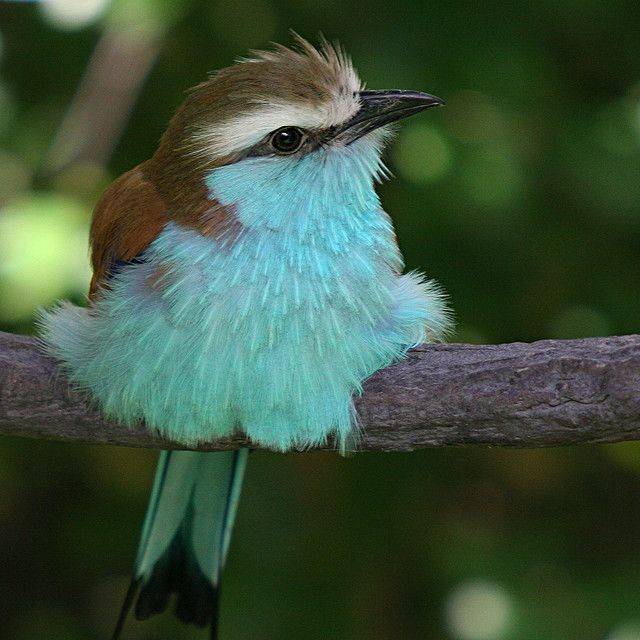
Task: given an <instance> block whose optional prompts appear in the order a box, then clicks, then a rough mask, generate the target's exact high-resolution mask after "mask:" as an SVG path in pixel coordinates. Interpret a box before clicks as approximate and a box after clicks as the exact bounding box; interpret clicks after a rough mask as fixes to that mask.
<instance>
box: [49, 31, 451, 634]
mask: <svg viewBox="0 0 640 640" xmlns="http://www.w3.org/2000/svg"><path fill="white" fill-rule="evenodd" d="M294 38H295V41H294V42H293V43H292V44H291V45H289V46H284V45H273V46H272V48H271V49H269V50H265V51H254V52H252V53H251V54H250V55H249V56H248V57H244V58H240V59H238V60H237V61H236V62H235V63H234V64H232V65H231V66H229V67H227V68H224V69H222V70H218V71H216V72H214V73H212V74H211V75H210V77H208V79H206V80H205V81H204V82H202V83H201V84H198V85H197V86H195V87H194V88H192V89H191V90H189V91H188V93H187V95H186V99H185V100H184V102H183V103H182V105H181V106H180V107H179V108H178V109H177V111H176V113H175V115H174V116H173V118H172V119H171V121H170V123H169V125H168V127H167V129H166V131H165V133H164V134H163V135H162V137H161V139H160V142H159V144H158V147H157V149H156V151H155V153H154V154H153V155H152V157H151V158H150V159H148V160H146V161H144V162H142V163H141V164H139V165H138V166H136V167H134V168H133V169H131V170H130V171H128V172H127V173H125V174H123V175H122V176H120V177H119V178H118V179H116V180H115V181H114V182H113V183H112V184H111V185H110V186H109V187H108V188H107V189H106V191H105V192H104V194H103V195H102V197H101V198H100V199H99V201H98V203H97V205H96V207H95V210H94V214H93V220H92V224H91V229H90V247H91V263H92V268H93V277H92V280H91V284H90V288H89V294H88V301H87V305H86V306H76V305H73V304H71V303H70V302H68V301H62V302H60V303H57V304H56V306H54V307H53V308H51V309H49V310H45V311H43V312H42V313H41V316H40V318H39V327H40V340H41V343H42V345H43V346H44V348H45V349H46V350H47V352H48V353H49V354H50V355H52V356H53V357H55V358H56V359H57V360H58V362H59V363H60V367H61V368H62V370H63V371H64V373H65V374H66V376H67V377H68V378H69V380H70V382H71V383H72V384H73V385H74V386H75V387H77V388H79V389H81V390H83V391H84V392H86V393H88V394H89V395H90V396H91V397H92V398H93V399H94V400H95V401H96V402H97V403H98V404H99V406H100V407H101V409H102V411H103V412H104V414H105V415H106V416H108V417H109V418H113V419H115V420H118V421H120V422H121V423H123V424H126V425H136V424H140V423H143V424H145V425H146V426H147V428H148V429H150V430H151V431H153V432H154V433H156V434H159V435H160V436H162V437H164V438H166V439H167V440H170V441H171V442H173V443H177V445H180V446H185V447H195V446H196V445H198V444H199V443H203V442H212V441H216V440H218V439H222V438H227V437H231V436H234V435H236V434H241V435H243V436H244V437H246V439H247V441H248V442H249V443H251V446H255V447H263V448H267V449H270V450H273V451H282V452H285V451H291V450H305V449H309V448H313V447H317V446H321V445H327V443H333V446H335V447H336V448H337V449H338V450H339V451H341V452H346V451H350V450H352V449H353V448H355V447H357V442H358V438H359V436H360V427H359V425H358V417H357V415H356V412H355V409H354V403H353V398H354V397H355V396H356V395H357V394H359V393H360V392H361V391H362V384H363V382H364V380H366V379H367V378H368V377H369V376H371V375H372V374H373V373H374V372H375V371H377V370H378V369H381V368H383V367H386V366H388V365H389V364H391V363H393V362H395V361H397V360H399V359H401V358H403V357H404V356H405V354H406V353H407V351H408V350H409V349H411V348H412V347H413V346H415V345H417V344H419V343H421V342H424V341H438V340H442V339H444V338H445V336H446V334H447V332H448V331H449V330H450V328H451V326H452V313H451V311H450V309H449V306H448V301H447V298H446V295H445V294H444V292H443V291H442V289H441V288H440V286H439V285H438V284H437V283H436V282H434V281H433V280H429V279H427V278H426V277H425V276H424V275H423V274H422V273H420V272H416V271H409V272H404V263H403V257H402V255H401V252H400V250H399V248H398V243H397V240H396V236H395V232H394V228H393V224H392V222H391V218H390V217H389V215H388V214H387V213H386V212H385V211H384V210H383V208H382V205H381V201H380V199H379V197H378V195H377V192H376V185H377V184H378V183H379V182H380V181H382V180H384V179H386V178H387V177H389V172H388V170H387V168H386V166H385V164H384V161H383V159H382V153H383V150H384V148H385V146H386V144H387V143H388V141H389V139H390V135H391V133H392V132H391V128H392V123H395V122H396V121H398V120H400V119H403V118H406V117H408V116H411V115H414V114H417V113H419V112H421V111H423V110H425V109H428V108H430V107H435V106H439V105H442V104H443V101H442V100H441V99H440V98H438V97H436V96H434V95H431V94H428V93H423V92H419V91H409V90H369V89H366V88H365V85H364V84H363V83H362V82H361V81H360V79H359V77H358V75H357V74H356V71H355V69H354V66H353V63H352V61H351V58H350V57H349V56H348V55H347V54H346V52H345V51H344V49H343V48H341V46H340V45H338V44H331V43H329V42H328V41H327V40H326V39H324V38H321V40H320V42H319V43H318V45H313V44H311V43H310V42H308V41H307V40H305V39H303V38H302V37H301V36H298V35H297V34H294ZM425 152H427V151H425ZM247 453H248V448H247V447H245V448H242V449H238V450H229V451H213V452H202V451H194V450H166V451H162V452H161V454H160V458H159V462H158V466H157V471H156V476H155V481H154V485H153V490H152V494H151V498H150V501H149V506H148V509H147V513H146V518H145V520H144V524H143V527H142V533H141V537H140V543H139V548H138V552H137V556H136V559H135V563H134V568H133V576H132V579H131V584H130V587H129V590H128V593H127V596H126V598H125V602H124V605H123V607H122V610H121V613H120V616H119V618H118V620H117V624H116V627H115V631H114V633H113V636H112V639H113V640H117V639H118V638H120V637H121V634H122V633H123V629H124V625H125V621H126V620H127V618H128V616H129V613H130V610H131V609H133V612H134V614H135V617H136V618H137V619H140V620H145V619H147V618H149V617H150V616H152V615H154V614H157V613H161V612H163V611H165V610H166V609H167V608H168V606H169V602H170V600H171V598H172V597H175V614H176V615H177V617H178V618H179V619H180V620H182V621H183V622H185V623H193V624H195V625H198V626H201V627H206V626H208V627H209V628H210V634H211V638H217V637H218V622H217V621H218V600H219V592H220V579H221V573H222V569H223V566H224V563H225V559H226V556H227V551H228V548H229V542H230V539H231V530H232V527H233V522H234V519H235V514H236V511H237V507H238V500H239V497H240V492H241V486H242V481H243V475H244V470H245V466H246V461H247Z"/></svg>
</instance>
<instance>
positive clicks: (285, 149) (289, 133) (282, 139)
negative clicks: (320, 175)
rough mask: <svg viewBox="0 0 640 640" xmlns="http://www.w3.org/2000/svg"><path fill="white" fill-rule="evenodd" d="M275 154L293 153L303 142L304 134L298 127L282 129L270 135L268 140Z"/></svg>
mask: <svg viewBox="0 0 640 640" xmlns="http://www.w3.org/2000/svg"><path fill="white" fill-rule="evenodd" d="M269 142H270V143H271V146H272V147H273V148H274V149H275V150H276V152H277V153H283V154H285V153H294V152H295V151H297V150H298V149H299V148H300V147H301V146H302V143H303V142H304V133H303V132H302V130H301V129H298V127H282V128H281V129H277V130H276V131H274V132H273V133H272V134H271V138H270V140H269Z"/></svg>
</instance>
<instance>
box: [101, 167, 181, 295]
mask: <svg viewBox="0 0 640 640" xmlns="http://www.w3.org/2000/svg"><path fill="white" fill-rule="evenodd" d="M167 219H168V218H167V206H166V205H165V203H164V202H163V200H162V198H161V196H160V194H159V193H158V191H157V189H156V187H155V186H154V184H153V182H151V180H150V179H149V178H148V177H147V176H146V175H145V171H144V164H142V165H138V166H137V167H135V168H134V169H131V171H128V172H127V173H125V174H123V175H122V176H120V177H119V178H118V179H117V180H116V181H115V182H113V183H112V184H111V186H110V187H109V188H108V189H107V190H106V191H105V192H104V194H103V195H102V197H101V198H100V201H99V202H98V204H97V206H96V209H95V211H94V214H93V222H92V223H91V234H90V243H91V264H92V267H93V278H92V279H91V286H90V288H89V299H90V300H93V299H95V297H96V295H97V294H98V291H99V290H100V287H102V286H104V285H105V284H106V282H107V280H108V279H109V276H110V275H112V274H113V272H114V270H115V269H117V268H118V267H119V266H122V265H123V264H128V263H131V262H135V261H136V260H137V259H138V258H139V256H140V254H141V253H142V252H143V251H144V250H145V249H146V248H147V247H148V246H149V245H150V244H151V243H152V242H153V240H155V238H156V237H157V236H158V234H159V233H160V232H161V231H162V229H163V228H164V226H165V224H166V223H167Z"/></svg>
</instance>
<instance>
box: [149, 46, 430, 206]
mask: <svg viewBox="0 0 640 640" xmlns="http://www.w3.org/2000/svg"><path fill="white" fill-rule="evenodd" d="M440 104H443V102H442V100H440V99H439V98H437V97H435V96H432V95H429V94H427V93H421V92H416V91H404V90H393V91H369V90H364V87H363V85H362V83H361V82H360V80H359V79H358V76H357V75H356V72H355V70H354V68H353V65H352V63H351V61H350V59H349V58H348V56H347V55H346V54H345V53H344V52H343V51H342V50H341V49H340V48H339V47H338V46H334V45H331V44H329V43H328V42H326V41H324V42H323V43H322V45H321V46H320V47H319V48H315V47H313V46H312V45H311V44H309V43H308V42H307V41H305V40H303V39H302V38H300V37H296V46H295V47H294V48H287V47H284V46H280V45H278V46H276V47H275V49H274V50H272V51H265V52H255V53H254V55H253V57H251V58H245V59H241V60H239V61H238V62H237V63H236V64H234V65H232V66H230V67H228V68H226V69H222V70H220V71H218V72H216V73H215V74H213V75H212V76H211V77H210V78H209V79H208V80H207V81H205V82H203V83H201V84H199V85H197V86H196V87H194V88H193V89H192V90H191V91H190V92H189V95H188V97H187V99H186V101H185V102H184V104H183V105H182V106H181V107H180V109H179V110H178V112H177V113H176V115H175V116H174V118H173V120H172V121H171V124H170V126H169V128H168V129H167V132H166V133H165V135H164V137H163V139H162V141H161V144H160V147H159V149H158V152H157V153H156V155H155V157H154V161H155V164H156V167H159V172H160V173H161V174H162V175H161V176H160V178H161V181H162V180H163V181H164V183H165V184H166V185H167V188H169V189H172V190H173V191H176V190H177V191H178V192H181V193H183V194H184V193H185V190H186V189H187V188H188V185H190V184H191V185H192V184H193V180H194V176H198V178H197V179H198V181H199V183H200V184H202V183H203V182H204V183H207V184H209V186H210V187H211V176H215V175H221V174H222V175H225V176H226V175H228V176H231V178H232V182H233V183H234V184H235V186H236V187H239V182H240V180H239V177H240V176H245V178H246V179H245V180H244V186H243V189H240V191H241V193H242V194H243V195H244V196H245V197H257V196H259V195H263V194H264V189H265V184H267V183H268V184H269V185H273V184H274V180H276V181H277V179H280V181H281V182H285V181H286V184H287V185H288V188H289V189H291V190H295V189H297V190H298V192H300V193H303V192H305V190H308V186H309V184H305V182H307V183H311V182H313V183H315V184H317V182H318V179H319V178H320V176H319V172H322V171H326V170H329V169H330V168H333V170H334V172H337V173H339V174H342V175H348V174H349V171H350V170H353V171H354V173H358V175H360V174H362V175H363V177H365V178H366V179H368V180H369V182H372V179H373V178H374V177H375V176H376V175H377V174H379V172H380V170H381V166H382V165H381V163H380V152H381V148H382V146H383V145H382V143H383V141H384V139H385V137H386V136H385V133H386V131H387V129H388V127H387V125H389V124H390V123H392V122H394V121H397V120H400V119H401V118H405V117H407V116H410V115H412V114H415V113H418V112H419V111H422V110H424V109H427V108H429V107H433V106H436V105H440ZM302 178H305V179H302ZM324 182H325V183H326V180H325V181H324ZM278 189H279V190H280V194H281V195H282V184H280V185H279V186H278ZM212 190H213V191H215V189H210V193H209V197H216V198H222V199H224V194H220V193H211V191H212ZM235 195H237V194H235ZM227 199H228V198H227Z"/></svg>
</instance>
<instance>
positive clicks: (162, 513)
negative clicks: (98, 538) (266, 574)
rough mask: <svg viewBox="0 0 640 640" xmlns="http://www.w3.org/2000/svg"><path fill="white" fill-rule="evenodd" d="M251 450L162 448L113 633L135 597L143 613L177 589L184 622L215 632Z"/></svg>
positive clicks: (142, 616) (158, 607)
mask: <svg viewBox="0 0 640 640" xmlns="http://www.w3.org/2000/svg"><path fill="white" fill-rule="evenodd" d="M247 452H248V449H240V450H239V451H223V452H215V453H200V452H196V451H163V452H162V453H161V455H160V460H159V462H158V468H157V471H156V477H155V481H154V485H153V493H152V494H151V500H150V501H149V506H148V508H147V515H146V518H145V521H144V525H143V527H142V535H141V538H140V546H139V548H138V555H137V557H136V561H135V565H134V570H133V578H132V580H131V585H130V587H129V591H128V592H127V596H126V598H125V602H124V604H123V606H122V611H121V612H120V617H119V619H118V623H117V625H116V629H115V631H114V634H113V636H112V640H117V639H118V638H120V634H121V632H122V628H123V626H124V623H125V620H126V618H127V614H128V612H129V609H130V608H131V607H132V606H133V604H134V601H135V607H134V613H135V617H136V618H137V619H138V620H146V619H147V618H149V617H150V616H152V615H154V614H156V613H161V612H162V611H164V610H165V609H166V608H167V605H168V601H169V597H170V596H171V594H172V593H175V594H176V596H177V601H176V610H175V613H176V616H177V617H178V618H180V620H182V621H183V622H186V623H193V624H196V625H198V626H201V627H204V626H206V625H207V624H210V625H211V638H212V639H215V638H216V637H217V609H218V594H219V588H220V574H221V572H222V567H223V565H224V561H225V558H226V555H227V549H228V547H229V541H230V538H231V530H232V528H233V521H234V518H235V514H236V509H237V506H238V500H239V498H240V491H241V488H242V478H243V475H244V468H245V465H246V459H247Z"/></svg>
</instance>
